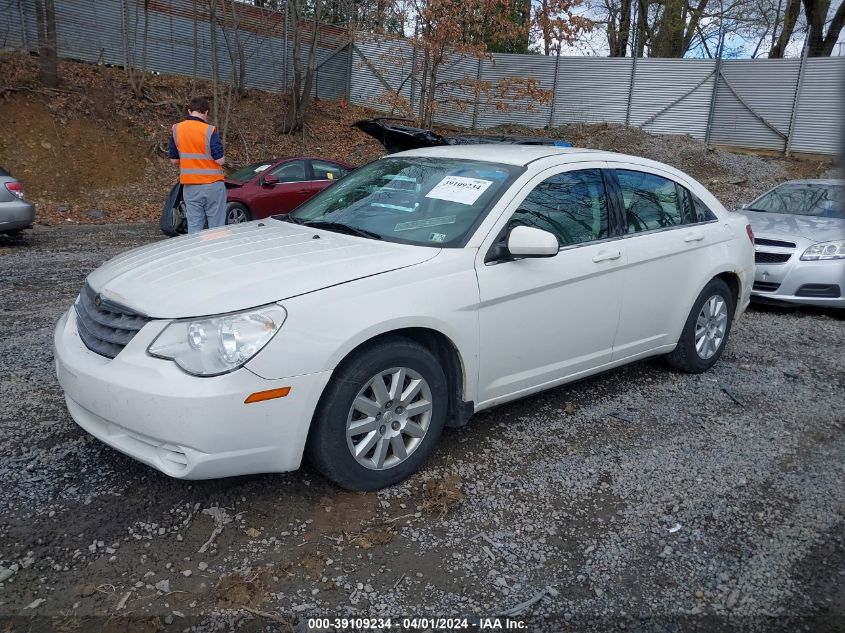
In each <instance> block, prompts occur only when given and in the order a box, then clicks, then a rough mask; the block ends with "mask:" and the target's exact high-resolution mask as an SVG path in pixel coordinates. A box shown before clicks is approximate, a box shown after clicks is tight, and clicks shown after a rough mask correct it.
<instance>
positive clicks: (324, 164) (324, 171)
mask: <svg viewBox="0 0 845 633" xmlns="http://www.w3.org/2000/svg"><path fill="white" fill-rule="evenodd" d="M309 162H310V164H311V181H310V182H309V183H308V186H309V188H310V189H311V195H314V194H315V193H318V192H320V191H322V190H323V189H325V188H326V187H328V186H330V185H333V184H334V183H335V182H336V181H338V180H340V179H341V178H343V177H344V176H345V175H346V174H348V173H349V169H347V168H346V167H343V166H342V165H338V164H337V163H333V162H331V161H328V160H311V161H309Z"/></svg>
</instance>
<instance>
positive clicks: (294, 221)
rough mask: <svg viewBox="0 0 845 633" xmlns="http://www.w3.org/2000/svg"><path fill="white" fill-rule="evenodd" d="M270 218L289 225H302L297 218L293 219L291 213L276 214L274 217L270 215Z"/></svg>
mask: <svg viewBox="0 0 845 633" xmlns="http://www.w3.org/2000/svg"><path fill="white" fill-rule="evenodd" d="M270 217H272V218H273V219H274V220H281V221H282V222H290V223H291V224H302V220H298V219H297V218H295V217H293V214H292V213H277V214H276V215H272V216H270Z"/></svg>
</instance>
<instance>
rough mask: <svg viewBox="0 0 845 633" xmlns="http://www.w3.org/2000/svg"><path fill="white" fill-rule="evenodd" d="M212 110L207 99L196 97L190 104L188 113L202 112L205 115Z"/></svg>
mask: <svg viewBox="0 0 845 633" xmlns="http://www.w3.org/2000/svg"><path fill="white" fill-rule="evenodd" d="M210 109H211V108H210V107H209V106H208V99H206V98H205V97H194V98H193V99H191V102H190V103H189V104H188V112H202V113H203V114H205V113H206V112H208V111H209V110H210Z"/></svg>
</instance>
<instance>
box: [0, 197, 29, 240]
mask: <svg viewBox="0 0 845 633" xmlns="http://www.w3.org/2000/svg"><path fill="white" fill-rule="evenodd" d="M34 221H35V206H34V205H33V204H32V203H31V202H27V201H26V200H17V199H16V200H9V201H7V202H0V233H5V232H6V231H18V230H20V229H28V228H29V227H31V226H32V223H33V222H34Z"/></svg>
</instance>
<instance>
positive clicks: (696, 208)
mask: <svg viewBox="0 0 845 633" xmlns="http://www.w3.org/2000/svg"><path fill="white" fill-rule="evenodd" d="M678 191H680V193H681V198H682V200H683V210H684V224H697V223H699V222H710V221H711V220H715V219H716V216H715V215H714V214H713V212H712V211H711V210H710V209H708V208H707V205H705V204H704V203H703V202H702V201H701V200H699V198H698V197H697V196H696V195H695V194H694V193H692V192H691V191H689V190H688V189H686V188H684V187H681V186H680V185H678Z"/></svg>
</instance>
